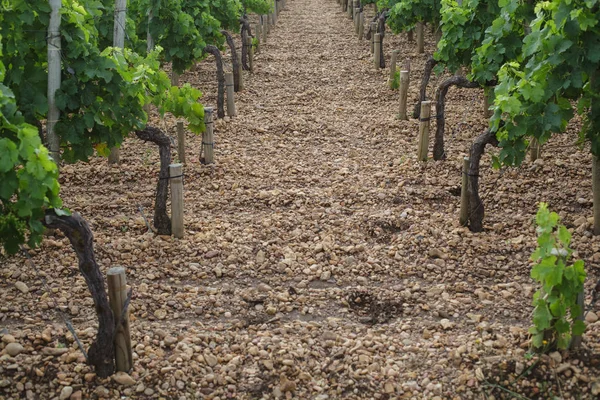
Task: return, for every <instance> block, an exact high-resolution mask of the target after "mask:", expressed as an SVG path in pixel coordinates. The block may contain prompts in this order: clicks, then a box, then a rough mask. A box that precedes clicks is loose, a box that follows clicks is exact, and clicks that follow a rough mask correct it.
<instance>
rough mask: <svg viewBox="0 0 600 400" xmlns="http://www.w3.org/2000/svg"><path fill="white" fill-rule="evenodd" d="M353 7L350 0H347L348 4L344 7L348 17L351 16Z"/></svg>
mask: <svg viewBox="0 0 600 400" xmlns="http://www.w3.org/2000/svg"><path fill="white" fill-rule="evenodd" d="M353 9H354V7H352V0H348V6H347V8H346V11H347V12H348V17H350V18H352V10H353Z"/></svg>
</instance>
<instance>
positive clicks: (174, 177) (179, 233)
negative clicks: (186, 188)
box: [169, 164, 183, 239]
mask: <svg viewBox="0 0 600 400" xmlns="http://www.w3.org/2000/svg"><path fill="white" fill-rule="evenodd" d="M169 181H170V182H171V232H172V233H173V236H175V237H176V238H178V239H181V238H182V237H183V165H182V164H171V165H169Z"/></svg>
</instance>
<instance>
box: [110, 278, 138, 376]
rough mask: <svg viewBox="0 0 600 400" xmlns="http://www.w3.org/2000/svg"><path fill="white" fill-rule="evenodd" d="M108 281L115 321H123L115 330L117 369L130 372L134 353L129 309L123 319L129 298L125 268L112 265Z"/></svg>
mask: <svg viewBox="0 0 600 400" xmlns="http://www.w3.org/2000/svg"><path fill="white" fill-rule="evenodd" d="M106 280H107V283H108V298H109V302H110V308H111V310H112V312H113V316H114V319H115V322H118V321H120V322H121V323H120V324H119V325H118V326H117V329H116V331H115V339H114V344H115V367H116V368H115V369H116V371H123V372H129V371H130V370H131V368H132V367H133V353H132V351H131V336H130V334H129V311H127V312H126V313H125V316H124V318H123V320H121V316H123V307H124V306H125V301H126V300H127V280H126V277H125V268H123V267H112V268H110V269H109V270H108V272H107V273H106Z"/></svg>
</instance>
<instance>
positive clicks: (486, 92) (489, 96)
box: [483, 88, 494, 119]
mask: <svg viewBox="0 0 600 400" xmlns="http://www.w3.org/2000/svg"><path fill="white" fill-rule="evenodd" d="M493 96H494V90H493V89H491V88H484V89H483V116H484V117H485V118H488V119H489V118H491V117H492V110H490V104H492V103H493V102H494V100H493Z"/></svg>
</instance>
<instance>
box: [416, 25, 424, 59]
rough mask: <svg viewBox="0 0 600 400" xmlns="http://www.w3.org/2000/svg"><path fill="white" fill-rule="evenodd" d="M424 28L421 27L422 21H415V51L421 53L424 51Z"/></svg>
mask: <svg viewBox="0 0 600 400" xmlns="http://www.w3.org/2000/svg"><path fill="white" fill-rule="evenodd" d="M424 30H425V29H424V28H423V23H422V22H417V27H416V31H417V52H418V53H419V54H423V53H425V37H424V32H423V31H424Z"/></svg>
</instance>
